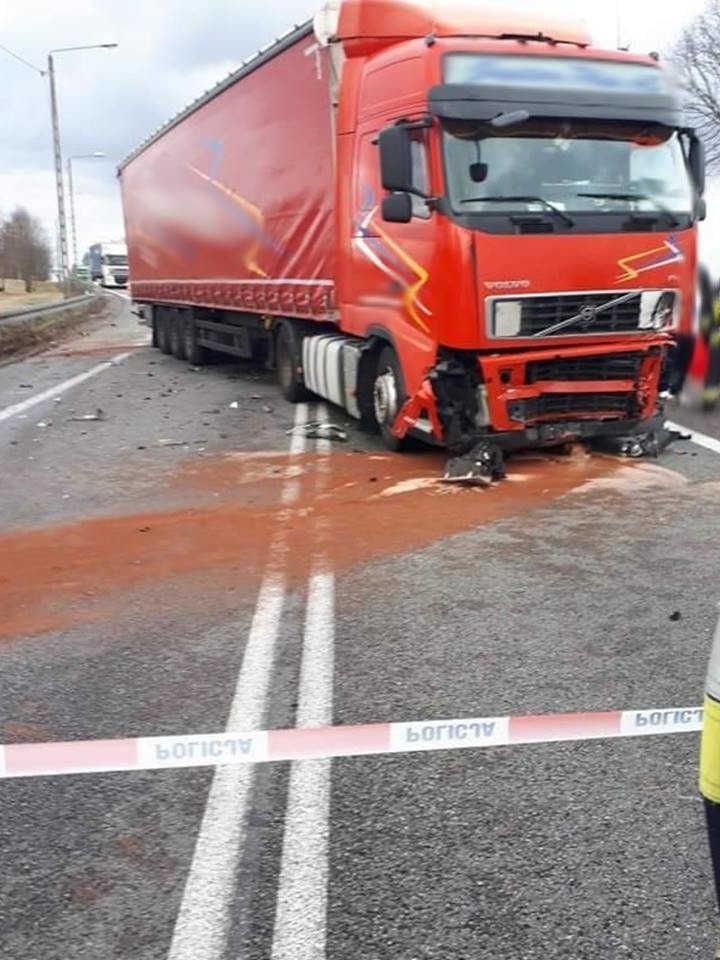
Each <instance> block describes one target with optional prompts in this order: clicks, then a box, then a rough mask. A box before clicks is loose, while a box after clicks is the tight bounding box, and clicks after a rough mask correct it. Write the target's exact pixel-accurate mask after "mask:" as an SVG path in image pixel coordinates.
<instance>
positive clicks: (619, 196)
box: [578, 193, 680, 227]
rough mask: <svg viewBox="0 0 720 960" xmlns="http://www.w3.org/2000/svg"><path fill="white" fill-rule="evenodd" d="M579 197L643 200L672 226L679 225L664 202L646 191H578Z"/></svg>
mask: <svg viewBox="0 0 720 960" xmlns="http://www.w3.org/2000/svg"><path fill="white" fill-rule="evenodd" d="M578 196H579V197H589V198H590V199H591V200H645V201H646V202H647V203H652V204H654V205H655V207H656V208H657V209H658V210H659V211H660V213H662V214H663V215H664V216H666V217H667V218H668V220H669V221H670V222H671V223H672V225H673V226H674V227H677V226H679V224H680V221H679V220H678V218H677V217H676V216H675V214H674V213H673V212H672V210H670V209H668V207H666V206H665V204H664V203H660V201H659V200H656V199H655V197H650V196H648V194H646V193H579V194H578Z"/></svg>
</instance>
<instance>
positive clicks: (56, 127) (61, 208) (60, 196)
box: [47, 43, 117, 279]
mask: <svg viewBox="0 0 720 960" xmlns="http://www.w3.org/2000/svg"><path fill="white" fill-rule="evenodd" d="M112 47H117V44H116V43H91V44H86V45H83V46H79V47H57V48H56V49H55V50H50V52H49V53H48V68H47V74H48V78H49V80H50V110H51V112H52V127H53V151H54V154H55V189H56V191H57V206H58V225H59V228H60V272H61V274H62V277H63V279H65V277H67V275H68V243H67V221H66V219H65V191H64V187H63V170H62V153H61V150H60V124H59V121H58V108H57V93H56V91H55V63H54V61H53V54H54V53H70V52H71V51H73V50H100V49H103V50H108V49H111V48H112Z"/></svg>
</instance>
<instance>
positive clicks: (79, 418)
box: [55, 398, 105, 423]
mask: <svg viewBox="0 0 720 960" xmlns="http://www.w3.org/2000/svg"><path fill="white" fill-rule="evenodd" d="M55 402H56V403H58V402H59V398H58V400H56V401H55ZM68 420H69V421H70V422H72V423H95V422H97V421H98V420H105V411H104V410H103V409H101V408H100V407H98V408H97V410H96V411H95V413H83V414H79V415H77V414H73V416H72V417H68Z"/></svg>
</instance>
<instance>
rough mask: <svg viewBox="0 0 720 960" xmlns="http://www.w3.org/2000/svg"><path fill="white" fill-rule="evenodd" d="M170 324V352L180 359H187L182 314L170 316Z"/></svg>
mask: <svg viewBox="0 0 720 960" xmlns="http://www.w3.org/2000/svg"><path fill="white" fill-rule="evenodd" d="M168 325H169V327H170V334H169V337H170V353H171V354H172V355H173V356H174V357H177V359H178V360H184V359H185V338H184V337H183V327H184V326H185V324H184V323H183V319H182V316H178V315H177V314H174V315H173V316H170V317H169V318H168Z"/></svg>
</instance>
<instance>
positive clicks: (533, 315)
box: [491, 290, 641, 337]
mask: <svg viewBox="0 0 720 960" xmlns="http://www.w3.org/2000/svg"><path fill="white" fill-rule="evenodd" d="M621 296H622V294H618V291H616V290H615V291H608V292H606V293H571V294H559V295H552V296H537V297H533V296H530V297H519V298H517V299H516V298H513V297H507V298H504V297H503V298H497V299H495V300H494V301H493V302H492V308H491V309H492V320H493V335H494V336H496V337H500V336H507V334H504V333H503V332H502V326H503V324H502V321H500V319H499V315H498V307H500V305H501V304H502V303H506V304H510V303H514V304H516V305H517V307H516V308H515V309H516V310H518V311H519V323H518V325H517V332H513V333H512V334H510V335H511V336H516V337H532V336H535V335H536V334H539V333H541V332H542V331H543V330H546V329H547V328H548V327H552V326H554V325H555V324H558V323H562V322H563V321H565V320H570V319H571V318H573V317H577V319H576V320H575V321H574V322H573V323H570V324H568V326H566V327H563V328H562V329H560V330H555V331H553V332H552V333H548V334H547V336H548V337H550V336H554V337H568V336H577V335H578V334H589V335H595V334H603V333H629V332H634V331H636V330H637V329H638V327H639V325H640V296H641V294H640V293H636V294H633V296H631V297H630V298H628V299H627V300H623V301H622V302H621V303H615V304H613V305H612V306H607V304H609V303H612V301H613V300H618V299H620V297H621ZM600 308H604V309H602V310H600ZM596 310H599V311H600V312H598V313H594V312H593V311H596Z"/></svg>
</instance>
